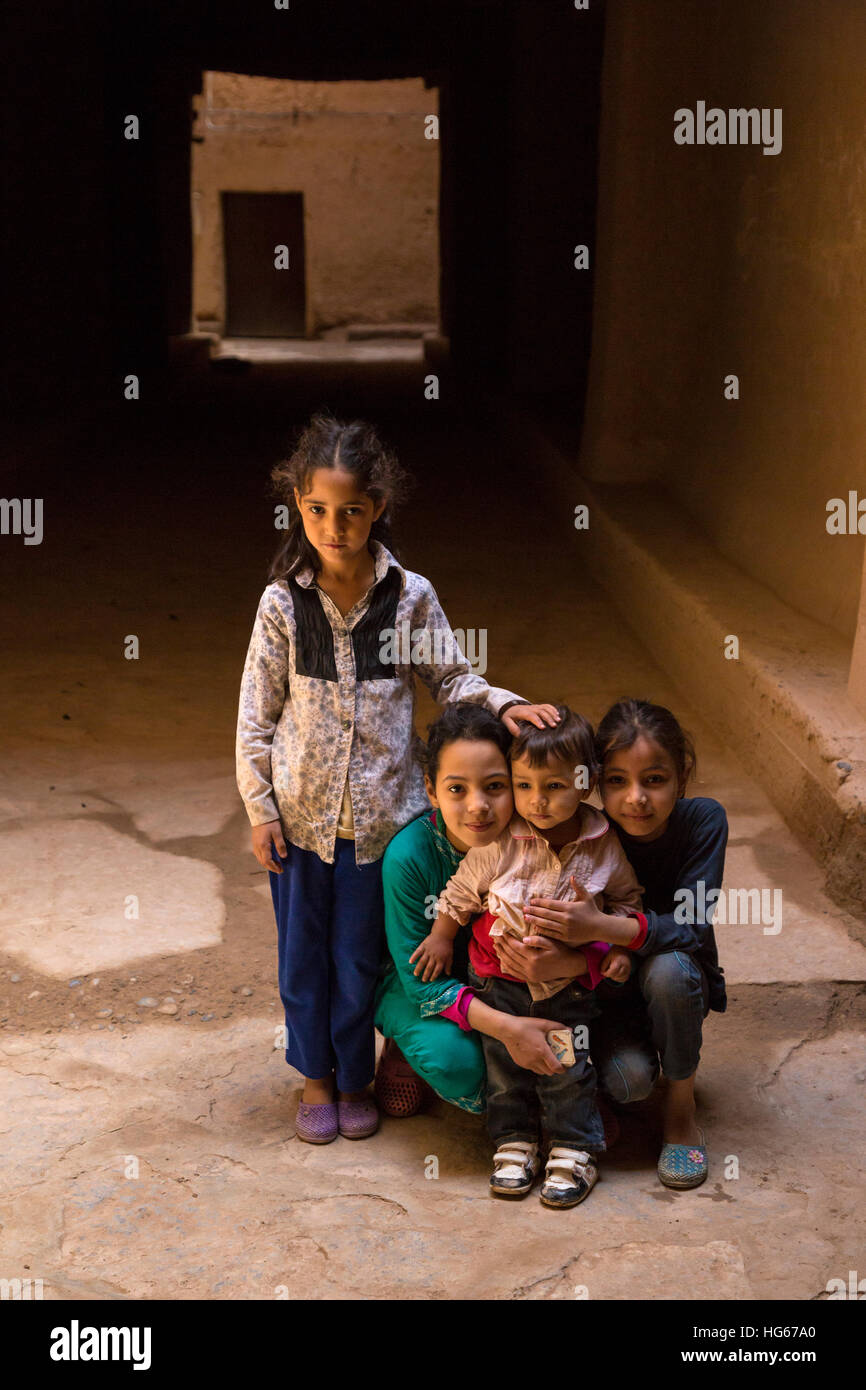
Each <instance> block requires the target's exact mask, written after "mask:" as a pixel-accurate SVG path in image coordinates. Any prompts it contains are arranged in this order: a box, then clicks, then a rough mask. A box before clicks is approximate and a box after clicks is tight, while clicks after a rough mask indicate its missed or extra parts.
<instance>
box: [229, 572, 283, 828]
mask: <svg viewBox="0 0 866 1390" xmlns="http://www.w3.org/2000/svg"><path fill="white" fill-rule="evenodd" d="M288 673H289V637H288V633H287V632H286V631H285V627H284V619H282V616H281V614H280V611H279V609H278V608H277V606H276V604H275V603H273V601H272V599H271V597H270V595H269V592H268V590H267V589H266V590H265V592H264V594H263V595H262V598H261V601H260V603H259V607H258V612H257V613H256V621H255V624H254V626H253V635H252V637H251V639H250V645H249V649H248V651H247V658H246V662H245V664H244V674H243V677H242V679H241V698H240V708H239V715H238V732H237V743H236V761H237V776H238V787H239V789H240V792H241V795H242V797H243V800H244V804H245V805H246V809H247V814H248V816H249V818H250V823H251V824H252V825H264V824H265V822H266V821H272V820H279V818H280V813H279V811H278V810H277V803H276V801H275V799H274V789H273V784H272V781H271V744H272V742H273V737H274V730H275V729H276V727H277V724H278V723H279V719H280V715H281V714H282V711H283V706H284V704H285V702H286V689H287V685H288Z"/></svg>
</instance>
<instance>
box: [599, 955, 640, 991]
mask: <svg viewBox="0 0 866 1390" xmlns="http://www.w3.org/2000/svg"><path fill="white" fill-rule="evenodd" d="M631 965H632V958H631V951H626V950H625V949H624V948H623V947H622V946H611V948H610V950H609V951H608V953H607V955H606V956H605V958H604V960H603V961H602V963H601V966H600V969H601V973H602V975H604V976H605V978H606V979H608V980H616V981H617V983H618V984H625V982H626V980H627V979H628V977H629V975H630V974H631Z"/></svg>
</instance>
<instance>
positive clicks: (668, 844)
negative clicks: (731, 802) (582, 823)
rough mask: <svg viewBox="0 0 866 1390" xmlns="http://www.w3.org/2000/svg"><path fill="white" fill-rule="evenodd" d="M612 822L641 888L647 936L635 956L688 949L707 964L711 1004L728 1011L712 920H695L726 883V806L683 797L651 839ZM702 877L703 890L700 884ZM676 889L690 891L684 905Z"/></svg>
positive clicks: (705, 798)
mask: <svg viewBox="0 0 866 1390" xmlns="http://www.w3.org/2000/svg"><path fill="white" fill-rule="evenodd" d="M608 820H610V817H608ZM610 823H611V826H612V827H613V829H614V830H615V831H616V833H617V835H618V836H619V839H620V843H621V844H622V847H623V849H624V850H625V853H626V857H627V859H628V861H629V863H630V864H631V866H632V868H633V869H634V871H635V873H636V874H637V878H638V882H639V883H640V884H641V885H642V886H643V912H644V915H645V917H646V919H647V935H646V940H645V942H644V943H643V945H642V946H641V947H640V948H639V949H638V950H637V951H636V952H635V955H638V956H655V955H658V954H659V952H660V951H687V952H688V953H689V955H692V956H694V958H695V960H696V961H699V962H700V964H701V965H702V966H703V969H704V972H705V974H706V977H707V982H708V984H709V987H710V998H709V1004H710V1008H711V1009H715V1010H716V1012H717V1013H724V1012H725V1009H726V1008H727V1004H728V1001H727V997H726V994H725V977H724V972H723V971H722V969H721V966H720V965H719V953H718V951H717V949H716V938H715V936H714V934H713V928H712V925H711V924H710V923H709V922H700V921H698V922H696V921H695V917H696V916H700V907H701V904H702V903H703V902H704V901H705V895H706V894H708V893H709V892H710V890H711V889H713V888H716V889H718V888H721V886H722V875H723V873H724V869H725V846H726V845H727V842H728V818H727V816H726V815H725V809H724V807H723V806H720V805H719V803H718V801H713V800H712V799H711V798H710V797H708V796H693V797H681V798H680V800H679V801H678V802H677V803H676V805H675V806H674V809H673V811H672V812H671V818H670V820H669V821H668V823H667V826H666V827H665V831H664V834H663V835H660V836H659V838H658V839H657V840H651V841H649V842H647V841H646V840H642V839H640V837H636V836H634V835H628V834H626V832H625V831H624V830H623V829H622V828H621V827H620V826H619V825H617V824H616V822H615V821H611V822H610ZM701 880H703V884H704V888H703V893H702V892H701V890H700V889H699V888H698V883H699V882H700V881H701ZM677 889H680V890H682V889H689V890H690V892H691V895H692V896H691V897H690V898H686V899H685V903H684V904H683V905H680V904H681V903H683V899H682V895H681V896H680V897H679V898H677V899H675V898H674V893H675V892H676V891H677ZM675 910H676V916H675V915H674V913H675ZM680 918H683V919H685V920H678V919H680Z"/></svg>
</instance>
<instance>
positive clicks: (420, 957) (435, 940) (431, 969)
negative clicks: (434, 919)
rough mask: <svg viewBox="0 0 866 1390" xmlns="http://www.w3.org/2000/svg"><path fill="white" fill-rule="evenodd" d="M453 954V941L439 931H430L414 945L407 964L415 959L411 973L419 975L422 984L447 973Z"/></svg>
mask: <svg viewBox="0 0 866 1390" xmlns="http://www.w3.org/2000/svg"><path fill="white" fill-rule="evenodd" d="M453 954H454V942H453V941H452V940H451V939H450V938H449V937H447V936H442V935H441V934H440V933H439V932H436V931H431V933H430V935H429V936H425V938H424V940H423V941H422V942H421V945H420V946H418V947H416V949H415V950H414V951H413V952H412V954H411V956H410V957H409V964H410V965H412V963H413V962H414V961H417V964H416V966H415V969H414V970H413V972H412V973H413V975H419V974H420V975H421V979H422V981H423V982H424V984H425V985H426V984H428V983H429V981H430V980H436V979H438V978H439V976H440V975H442V974H443V973H444V974H446V975H447V974H448V973H449V971H450V969H451V958H452V956H453Z"/></svg>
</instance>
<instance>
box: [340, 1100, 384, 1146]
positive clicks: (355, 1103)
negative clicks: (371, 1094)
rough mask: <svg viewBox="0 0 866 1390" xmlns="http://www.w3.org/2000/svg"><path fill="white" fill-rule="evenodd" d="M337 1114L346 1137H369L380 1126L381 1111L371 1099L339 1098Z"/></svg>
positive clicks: (342, 1132)
mask: <svg viewBox="0 0 866 1390" xmlns="http://www.w3.org/2000/svg"><path fill="white" fill-rule="evenodd" d="M337 1115H338V1123H339V1127H340V1133H341V1134H342V1136H343V1138H344V1139H367V1138H369V1136H370V1135H371V1134H375V1133H376V1130H377V1129H378V1128H379V1111H378V1108H377V1106H376V1102H375V1101H374V1100H373V1099H372V1098H371V1099H370V1100H338V1101H337Z"/></svg>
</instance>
